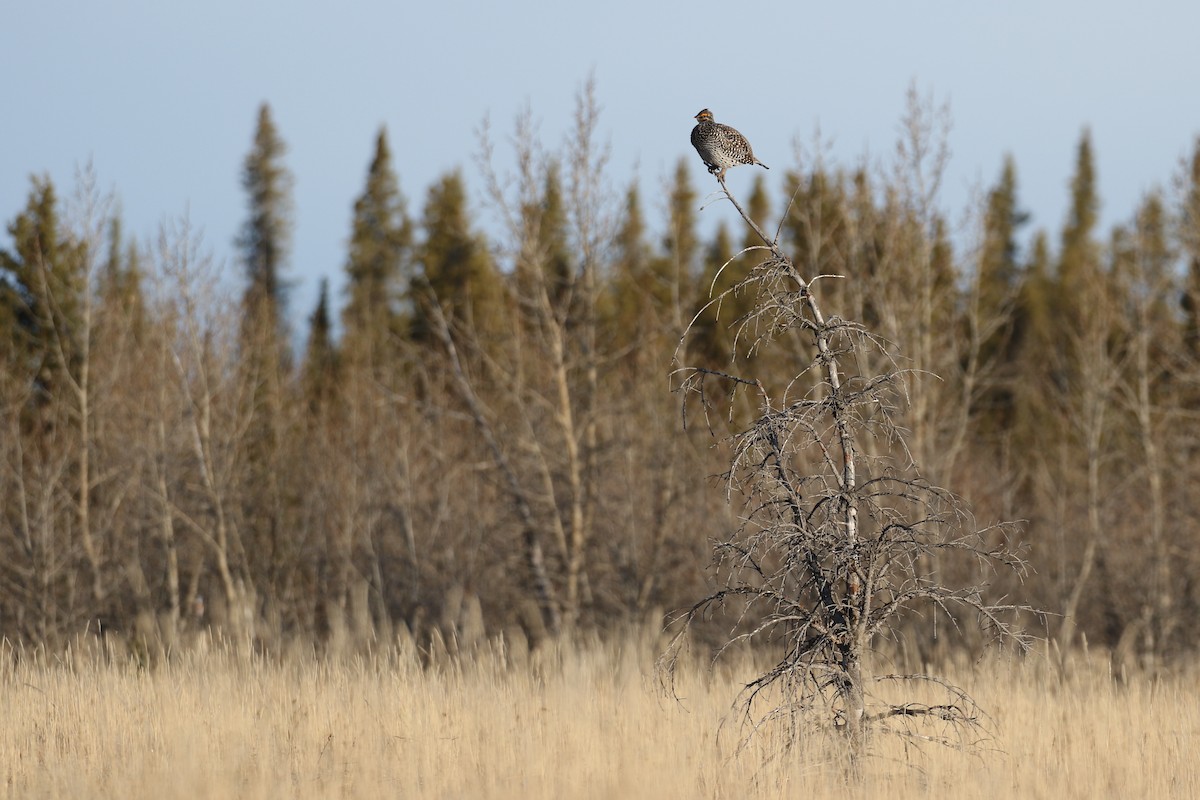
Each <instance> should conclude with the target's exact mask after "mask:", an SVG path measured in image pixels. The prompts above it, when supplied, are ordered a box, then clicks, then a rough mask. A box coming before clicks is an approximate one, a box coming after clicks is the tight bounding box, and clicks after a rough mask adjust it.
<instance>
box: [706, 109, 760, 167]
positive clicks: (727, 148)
mask: <svg viewBox="0 0 1200 800" xmlns="http://www.w3.org/2000/svg"><path fill="white" fill-rule="evenodd" d="M695 120H696V127H694V128H692V147H694V148H696V152H697V153H699V154H700V158H701V159H702V160H703V161H704V166H706V167H708V171H709V173H711V174H714V175H716V176H717V179H718V180H725V170H727V169H729V168H730V167H736V166H738V165H740V164H758V165H759V166H760V167H762V168H763V169H770V167H768V166H767V165H766V164H764V163H762V162H761V161H759V160H758V159H757V158H755V157H754V151H753V150H752V149H751V148H750V142H748V141H746V137H745V136H742V134H740V133H738V131H737V130H735V129H734V128H731V127H729V126H728V125H722V124H721V123H719V122H717V121H715V120H714V119H713V114H712V112H711V111H709V110H708V109H707V108H705V109H703V110H701V112H700V113H699V114H697V115H696V116H695Z"/></svg>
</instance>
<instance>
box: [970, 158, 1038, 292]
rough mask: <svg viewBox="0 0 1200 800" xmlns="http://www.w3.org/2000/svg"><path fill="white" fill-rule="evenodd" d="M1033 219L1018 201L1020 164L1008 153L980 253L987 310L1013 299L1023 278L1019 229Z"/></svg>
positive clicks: (990, 202) (987, 212)
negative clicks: (1018, 242)
mask: <svg viewBox="0 0 1200 800" xmlns="http://www.w3.org/2000/svg"><path fill="white" fill-rule="evenodd" d="M1028 219H1029V214H1027V213H1026V212H1025V211H1022V210H1021V209H1020V208H1019V205H1018V201H1017V166H1016V162H1015V161H1014V160H1013V157H1012V155H1011V154H1009V155H1006V156H1005V157H1004V166H1003V168H1002V169H1001V172H1000V180H999V182H998V183H997V184H996V185H995V186H994V187H992V190H991V191H990V192H988V196H987V209H986V210H985V212H984V221H983V227H984V230H983V249H982V252H981V253H980V257H979V267H978V269H979V286H980V289H979V295H980V298H979V301H980V305H982V306H983V308H984V309H985V311H995V310H999V309H1000V308H1001V307H1002V306H1004V305H1005V304H1007V303H1008V302H1010V301H1011V299H1012V296H1013V292H1014V291H1015V290H1016V288H1017V286H1018V285H1019V283H1020V279H1021V274H1020V273H1021V265H1020V263H1019V257H1020V249H1019V246H1018V244H1017V231H1018V230H1019V229H1020V228H1021V226H1022V225H1024V224H1025V223H1026V222H1027V221H1028Z"/></svg>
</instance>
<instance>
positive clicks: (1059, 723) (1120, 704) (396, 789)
mask: <svg viewBox="0 0 1200 800" xmlns="http://www.w3.org/2000/svg"><path fill="white" fill-rule="evenodd" d="M653 650H654V646H653V645H652V644H651V643H649V641H648V640H646V639H641V640H638V639H636V638H631V639H630V640H629V643H628V644H626V645H623V646H621V647H617V646H599V645H595V646H587V647H580V648H578V649H575V650H571V651H560V652H556V653H549V654H542V655H541V656H539V657H537V658H534V659H532V660H530V661H529V662H528V663H526V664H523V665H521V666H519V667H512V666H506V665H505V664H504V663H503V662H504V661H505V659H504V658H503V656H501V655H498V654H497V653H496V652H494V651H489V652H488V653H486V654H484V655H482V656H480V657H478V658H477V659H475V660H474V661H472V662H470V664H469V665H468V666H466V667H463V668H443V669H425V670H423V669H421V668H420V667H419V666H418V664H417V662H416V660H415V658H414V657H413V655H412V654H411V653H410V652H408V651H405V650H404V649H397V650H393V651H391V652H389V653H386V654H383V655H369V656H364V657H359V658H349V659H340V660H326V659H318V658H316V657H313V656H312V655H308V656H305V655H303V654H294V655H291V656H289V657H287V658H283V659H279V660H275V661H270V660H265V659H261V658H248V657H243V656H239V655H237V654H235V653H232V652H229V651H227V650H224V649H222V648H219V647H216V648H210V649H209V652H208V653H207V654H203V653H200V652H195V653H190V654H188V655H185V656H180V657H177V658H175V659H173V660H171V661H170V662H169V663H165V664H161V665H158V666H156V667H153V668H151V669H141V668H139V667H137V666H136V665H134V664H132V663H130V664H128V665H113V664H112V663H107V664H106V663H105V659H104V658H98V657H95V656H78V655H77V656H75V657H68V658H65V659H59V660H54V661H52V663H43V664H38V663H35V662H36V661H38V659H36V658H33V657H30V655H29V654H14V653H13V652H12V651H11V650H9V651H6V652H5V653H4V656H5V657H4V658H3V660H2V661H0V692H3V698H4V700H3V709H4V722H3V724H2V725H0V778H2V783H0V785H2V786H3V787H4V796H5V797H19V798H72V800H74V798H81V797H88V798H102V797H112V798H117V797H119V798H139V797H145V798H189V800H192V799H196V798H235V797H236V798H279V797H294V798H316V797H389V798H393V797H406V798H408V797H439V798H461V797H472V798H473V797H488V798H504V797H513V798H554V799H555V800H559V799H560V798H576V797H579V798H592V797H595V798H601V797H604V798H608V797H614V798H631V797H653V798H675V797H678V798H702V797H728V798H735V797H736V798H758V797H772V798H774V797H778V798H783V797H798V796H800V797H839V798H873V797H883V796H886V797H888V798H910V797H937V798H946V797H953V798H972V797H1004V798H1010V797H1019V798H1039V797H1045V798H1055V800H1061V798H1070V797H1081V798H1082V797H1089V798H1091V797H1122V798H1127V797H1189V798H1190V797H1197V796H1200V778H1198V774H1200V770H1198V767H1197V763H1198V762H1200V684H1198V682H1197V681H1196V679H1195V678H1196V676H1195V675H1194V674H1193V675H1188V676H1174V677H1170V678H1162V679H1160V680H1157V681H1153V682H1152V681H1150V680H1148V679H1135V680H1132V681H1130V682H1129V683H1127V684H1125V685H1123V686H1122V685H1118V684H1116V683H1114V682H1113V681H1112V680H1111V679H1110V678H1109V676H1108V674H1107V671H1106V670H1105V669H1103V668H1100V667H1081V668H1078V669H1076V670H1075V671H1074V672H1073V674H1072V675H1070V676H1068V677H1067V678H1065V679H1062V678H1060V677H1058V676H1056V675H1054V674H1053V673H1052V672H1051V671H1049V670H1045V669H1041V668H1039V666H1038V665H1037V663H1030V662H1026V663H1023V664H1012V663H989V664H987V665H983V666H975V667H973V668H963V669H959V670H958V675H957V678H958V679H959V680H960V681H961V682H963V683H964V684H966V685H967V686H968V688H970V689H971V690H972V691H973V692H974V694H975V695H976V697H977V699H979V700H980V701H981V703H982V704H983V705H984V707H986V708H987V709H989V710H990V711H991V713H992V715H993V717H994V719H995V726H996V738H995V740H994V741H993V742H992V744H991V746H992V747H993V748H994V749H991V750H988V751H983V752H977V753H975V754H973V755H968V754H964V753H961V752H956V751H954V750H950V749H947V748H940V747H934V748H929V749H927V750H926V751H925V752H924V753H923V754H915V755H914V754H910V756H912V757H911V758H909V759H908V765H906V763H905V752H904V749H903V745H902V744H901V743H900V742H899V740H895V739H889V740H884V741H881V742H880V743H879V744H878V746H877V751H878V753H877V755H876V756H875V757H873V758H872V759H871V761H870V763H869V765H868V767H867V770H866V774H865V776H863V778H862V779H861V780H860V781H858V782H852V783H850V784H847V783H845V782H844V780H843V779H842V777H841V773H840V772H839V770H838V768H837V766H836V764H834V763H832V762H831V761H830V760H828V759H822V758H821V757H819V756H818V755H817V754H816V753H811V752H810V753H804V752H796V751H793V752H792V753H791V754H789V755H788V756H787V757H786V758H781V759H775V760H772V761H769V762H768V763H767V764H766V765H765V766H764V765H763V761H762V755H763V754H762V752H761V751H760V750H758V749H756V747H754V746H751V747H750V748H748V749H747V750H746V751H744V752H743V754H742V755H740V756H736V757H735V756H732V755H731V753H732V750H733V745H734V744H735V743H736V739H737V737H736V736H735V735H730V730H731V729H730V727H729V726H727V727H726V728H725V731H726V732H725V733H723V734H722V735H721V736H718V735H717V729H718V725H719V723H720V722H721V720H722V718H723V717H724V716H725V715H726V713H727V711H728V709H729V701H730V699H731V698H732V697H733V696H734V694H735V692H736V689H737V687H738V685H739V684H738V683H737V681H736V679H735V678H734V677H733V676H731V675H728V674H723V673H718V674H713V675H710V674H707V673H706V672H705V671H704V670H701V669H695V670H690V671H688V672H687V673H686V674H684V675H682V682H681V688H680V695H682V698H683V699H682V700H675V699H673V698H670V697H668V696H666V695H664V693H663V692H662V691H661V689H660V687H659V685H658V682H657V679H656V678H655V677H654V674H653V667H652V662H653ZM18 655H19V656H20V657H17V656H18ZM913 764H915V765H916V766H912V765H913Z"/></svg>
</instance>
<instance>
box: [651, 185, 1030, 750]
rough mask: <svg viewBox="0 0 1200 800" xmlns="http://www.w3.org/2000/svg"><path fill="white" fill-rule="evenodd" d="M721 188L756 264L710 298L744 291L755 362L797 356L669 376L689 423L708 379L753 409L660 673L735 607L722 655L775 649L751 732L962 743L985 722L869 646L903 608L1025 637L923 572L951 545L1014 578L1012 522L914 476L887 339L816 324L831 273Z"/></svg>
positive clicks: (743, 334) (751, 689)
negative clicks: (708, 548) (756, 373)
mask: <svg viewBox="0 0 1200 800" xmlns="http://www.w3.org/2000/svg"><path fill="white" fill-rule="evenodd" d="M718 181H719V183H720V193H719V196H721V197H723V198H725V199H728V200H729V201H730V202H731V203H732V204H733V206H734V207H735V208H736V209H737V211H738V213H739V214H740V215H741V216H742V218H743V219H744V220H745V222H746V224H747V225H748V226H750V228H751V229H752V230H753V231H754V233H755V234H756V235H757V237H758V238H759V239H761V241H762V244H761V245H758V246H755V247H751V248H748V249H747V250H744V251H742V254H745V253H746V252H749V251H756V252H760V253H763V254H764V255H766V256H767V258H766V260H764V261H762V262H761V263H759V264H758V265H757V266H754V267H753V268H752V269H751V270H750V271H749V272H748V274H747V275H746V276H745V277H744V278H742V279H741V280H740V281H738V282H737V283H736V284H735V285H734V286H733V287H732V288H730V289H729V290H728V291H727V292H726V293H724V294H722V295H721V296H718V297H714V298H713V299H712V301H711V302H712V303H713V304H718V303H720V302H721V301H722V300H723V299H724V298H725V297H726V296H727V295H728V294H730V293H735V292H736V293H751V294H752V296H754V297H755V298H756V305H755V307H754V308H753V310H752V311H750V312H749V313H748V314H746V315H745V316H744V317H743V318H742V319H740V320H739V321H738V322H737V323H736V325H737V336H738V339H739V340H740V341H741V342H742V343H743V346H748V347H750V348H752V349H754V350H755V351H757V352H758V353H759V358H758V359H756V361H755V365H756V367H760V366H761V365H764V364H770V363H774V364H775V365H779V364H781V363H786V362H782V361H780V360H779V359H763V358H762V357H761V356H762V354H763V353H764V352H766V351H767V350H769V349H770V348H769V345H771V344H772V343H779V342H780V340H781V339H784V338H785V337H786V338H790V340H791V343H792V346H791V347H790V349H788V352H789V353H791V354H800V355H798V356H796V355H789V356H788V357H789V358H799V359H800V361H799V363H796V362H792V367H788V368H787V369H785V374H784V375H783V377H782V380H781V379H779V378H778V377H777V376H771V377H762V378H759V377H745V376H739V375H735V374H732V371H733V370H736V367H734V368H733V370H731V371H729V372H726V371H717V370H713V369H710V368H706V367H695V366H683V367H681V368H680V369H678V370H677V372H676V375H677V377H678V378H679V386H678V388H679V390H680V391H681V392H682V393H683V396H684V402H683V407H684V411H685V422H686V419H687V416H688V413H689V412H688V409H689V406H690V407H692V408H695V407H696V405H697V404H698V405H699V406H700V407H701V408H702V409H703V410H704V411H705V412H707V411H708V407H707V403H706V401H705V398H706V393H705V386H706V385H707V384H709V383H710V382H712V381H714V380H715V381H723V382H727V383H731V384H733V385H734V387H735V388H736V389H737V390H739V391H742V392H750V393H752V394H753V396H755V397H756V399H757V410H756V412H755V413H756V414H757V417H756V418H755V419H753V420H752V421H751V422H750V423H749V424H748V425H746V426H744V427H743V428H742V429H740V430H737V432H735V433H734V434H733V435H732V436H731V437H730V439H729V440H728V446H729V449H730V454H731V455H730V462H729V469H728V471H727V472H725V473H724V475H723V476H722V477H723V479H724V481H725V485H726V487H727V493H728V498H729V500H730V502H735V503H738V504H739V505H740V511H741V514H740V520H741V523H740V526H739V527H738V528H737V529H736V530H735V531H733V532H732V533H731V534H730V535H729V536H728V537H727V538H725V539H724V540H723V541H718V542H716V543H715V544H714V559H715V562H716V569H717V575H718V584H717V588H716V589H715V591H713V592H712V593H711V594H710V595H708V596H707V597H705V598H704V599H702V600H701V601H700V602H698V603H696V604H695V605H694V606H693V607H691V608H690V609H689V610H688V611H687V612H686V613H685V614H684V622H685V623H686V624H685V626H684V627H683V632H682V633H681V634H680V635H679V637H678V638H677V639H676V641H675V643H674V644H673V645H672V647H671V649H670V650H669V651H668V653H667V654H666V656H665V657H664V666H665V667H666V668H667V670H668V673H669V671H670V669H671V668H672V666H673V665H674V663H675V662H676V660H677V658H678V655H679V653H680V648H681V646H682V644H683V642H684V641H686V637H687V634H688V631H689V630H690V629H693V628H694V627H695V623H697V622H699V621H700V620H702V619H708V618H709V617H711V616H713V615H717V614H732V615H733V619H734V620H735V622H734V624H733V626H732V628H730V629H728V634H727V635H726V636H724V637H723V641H722V642H721V644H720V646H719V647H718V649H717V651H716V658H720V657H721V655H722V654H723V653H726V652H728V651H729V649H730V648H731V647H733V646H735V645H737V644H739V643H754V644H762V645H766V646H767V648H768V649H767V652H771V653H774V654H776V655H777V657H776V658H775V659H774V665H773V666H772V667H771V668H770V669H768V670H766V671H765V672H763V673H762V674H760V675H758V676H757V677H754V678H753V679H752V680H750V681H749V682H748V683H747V684H746V687H745V689H744V691H743V692H742V693H740V695H739V697H738V699H737V702H736V704H735V707H736V708H737V709H738V712H739V716H740V718H741V720H742V721H743V723H744V724H745V725H746V726H747V727H746V732H747V733H748V734H749V735H753V734H755V733H759V732H763V731H764V730H765V729H770V730H771V731H772V733H773V735H781V736H782V744H783V745H785V746H790V745H793V744H797V743H798V742H799V741H800V740H801V739H803V738H805V737H806V736H807V735H808V734H810V733H817V732H821V731H824V732H827V733H828V732H836V733H837V734H839V736H838V737H835V741H842V742H844V743H845V745H846V747H847V752H849V753H850V755H851V757H852V758H853V757H856V756H858V755H860V754H862V753H863V752H864V750H865V748H866V747H867V745H868V743H869V741H870V740H871V737H872V735H874V734H876V733H880V732H889V733H896V734H900V735H905V736H910V737H914V738H919V739H922V740H925V739H929V738H934V739H943V740H949V739H953V740H954V741H956V742H957V741H962V739H961V737H963V736H970V735H971V732H972V731H973V730H974V729H976V728H977V727H978V726H979V724H980V722H981V720H982V717H981V712H980V711H979V709H978V708H977V707H976V705H975V704H974V702H973V701H972V700H971V699H970V697H969V696H968V695H967V694H966V693H965V692H963V691H962V690H961V689H959V688H957V687H955V686H953V685H952V684H950V683H949V682H947V681H945V680H943V679H941V678H939V677H937V676H933V675H928V674H872V666H873V665H872V663H871V660H870V656H871V655H872V653H874V652H875V650H876V645H877V644H878V643H879V642H880V641H881V640H882V639H884V638H886V637H889V636H892V637H894V636H897V635H898V628H897V623H898V622H899V621H900V619H901V617H902V616H903V615H905V614H906V613H919V612H920V611H921V610H928V609H929V608H930V607H935V608H936V609H937V610H938V611H939V612H941V614H943V615H945V616H946V617H948V618H949V619H951V620H953V621H954V623H955V624H958V623H959V622H962V621H965V619H966V618H967V617H972V618H973V620H972V624H980V625H982V626H984V627H986V628H989V629H991V631H993V632H994V633H995V634H997V635H998V636H1000V637H1001V638H1007V639H1010V640H1013V641H1015V642H1016V643H1017V644H1018V645H1020V646H1026V645H1027V642H1026V639H1025V637H1024V636H1023V635H1022V634H1021V633H1020V632H1019V631H1018V630H1017V628H1016V627H1015V623H1016V619H1017V616H1018V614H1019V612H1020V610H1021V609H1020V608H1018V607H1016V606H1013V605H1006V604H1003V603H995V602H992V601H989V599H987V598H986V597H985V593H984V590H985V586H984V585H972V586H950V585H947V584H946V582H945V581H944V579H943V577H942V576H941V575H940V574H938V573H936V572H934V571H933V570H931V569H930V568H928V567H927V566H925V565H927V564H930V563H936V562H935V559H932V558H931V556H933V555H937V554H945V553H947V552H949V551H956V552H958V553H960V554H965V555H966V557H968V558H970V559H974V560H977V561H978V562H979V564H980V565H981V566H983V567H986V569H980V570H979V571H978V574H984V575H987V574H991V571H993V570H995V569H996V568H1007V569H1015V570H1018V571H1021V570H1022V569H1023V567H1024V564H1023V562H1022V561H1021V560H1020V559H1019V558H1018V557H1017V556H1016V555H1015V554H1014V553H1013V552H1012V551H1011V550H1010V549H1009V546H1008V539H1009V533H1010V532H1011V531H1010V530H1009V527H1008V526H1006V525H996V526H991V527H989V528H986V529H979V528H978V527H977V526H976V525H975V523H974V520H973V518H972V517H971V515H970V514H969V512H968V511H967V510H966V509H965V508H964V506H963V504H962V503H961V502H960V501H959V500H958V499H957V498H956V497H955V496H954V495H953V494H951V493H950V492H949V491H947V490H945V489H942V488H939V487H937V486H934V485H931V484H930V483H929V482H927V481H926V480H924V479H923V478H922V476H921V472H920V470H919V467H918V465H917V464H915V463H914V462H913V458H912V455H911V453H910V452H909V450H908V448H907V447H906V445H905V441H904V435H903V430H902V428H901V426H900V414H901V412H902V410H903V408H904V402H905V399H906V395H905V392H904V385H905V384H904V380H903V379H904V378H906V377H908V375H907V373H906V371H905V370H904V369H902V368H901V367H900V366H899V365H898V363H897V361H896V358H895V356H894V348H892V347H891V346H890V345H889V344H888V343H887V342H884V341H882V340H881V339H879V338H878V337H877V336H875V335H874V334H873V333H872V332H871V331H870V330H867V328H866V327H864V326H863V325H861V324H859V323H856V322H853V321H850V320H846V319H841V318H839V317H836V316H826V314H825V313H824V312H823V311H822V309H821V306H820V304H819V302H818V297H817V292H816V290H817V287H818V286H819V285H821V282H822V281H827V280H833V279H834V276H825V275H812V274H806V271H805V270H806V268H807V267H808V265H800V266H797V265H796V264H795V263H794V262H793V261H792V259H791V258H790V257H789V256H788V254H787V253H786V252H785V251H784V248H783V247H782V246H781V244H780V236H779V234H778V233H777V234H776V235H775V236H774V237H770V236H768V235H767V234H765V233H764V232H763V231H762V229H761V228H760V227H759V226H758V225H756V224H755V222H754V221H753V220H752V219H751V218H750V217H749V216H748V215H747V214H746V213H745V211H744V210H743V209H742V207H741V205H740V204H739V203H738V202H737V200H736V199H735V198H734V196H733V195H732V194H731V193H730V192H729V190H728V189H727V187H726V186H725V182H724V181H723V180H721V179H720V178H718ZM742 254H739V255H742ZM735 260H736V257H735ZM732 264H733V261H731V262H729V263H727V264H726V265H725V267H724V268H734V267H732ZM797 342H798V343H799V346H796V343H797ZM776 349H777V350H782V349H784V348H782V347H780V348H776ZM881 354H882V355H883V356H884V357H883V358H880V355H881ZM872 364H884V365H886V366H885V368H884V369H883V371H877V370H873V369H872V368H871V367H870V366H869V365H872ZM725 394H728V392H726V393H725ZM897 684H899V685H902V686H905V687H908V689H909V690H908V691H899V690H897V689H896V688H895V687H896V685H897ZM885 687H890V688H885ZM930 687H933V688H934V689H936V692H934V694H935V695H937V698H936V699H931V697H930V693H929V692H928V691H927V690H928V689H929V688H930ZM885 695H886V697H885ZM897 696H906V697H909V698H911V699H916V698H921V699H922V702H907V701H906V702H896V700H895V698H896V697H897Z"/></svg>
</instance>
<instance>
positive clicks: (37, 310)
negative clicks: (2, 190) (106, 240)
mask: <svg viewBox="0 0 1200 800" xmlns="http://www.w3.org/2000/svg"><path fill="white" fill-rule="evenodd" d="M8 233H9V235H10V236H11V237H12V241H13V249H12V250H0V355H3V356H4V357H5V360H8V361H9V363H10V365H11V366H10V369H11V370H12V371H13V375H14V376H15V377H18V378H19V379H20V380H28V379H32V380H33V381H34V387H35V388H36V389H37V390H38V391H39V393H41V394H42V396H43V397H44V396H45V395H47V394H51V393H53V392H55V391H56V389H57V388H59V387H60V386H61V382H62V380H63V379H64V378H65V377H66V374H65V370H68V369H70V368H71V367H72V364H71V362H72V360H73V359H74V357H75V346H74V336H75V334H76V332H77V330H78V327H79V313H80V306H81V303H82V296H83V292H84V291H86V288H87V287H85V286H84V285H83V277H82V274H81V269H80V267H81V259H80V255H81V250H80V247H79V246H78V245H76V244H74V243H72V241H71V240H70V238H69V237H68V236H67V235H66V233H65V232H64V231H63V230H61V228H60V225H59V219H58V198H57V195H56V193H55V190H54V184H53V183H52V182H51V180H50V178H49V177H48V176H40V177H34V178H33V179H32V187H31V189H30V192H29V197H28V200H27V202H26V206H25V210H24V211H23V212H21V213H20V214H18V215H17V217H16V218H15V219H14V220H13V221H12V222H11V223H10V224H9V225H8ZM64 359H65V361H64Z"/></svg>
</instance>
